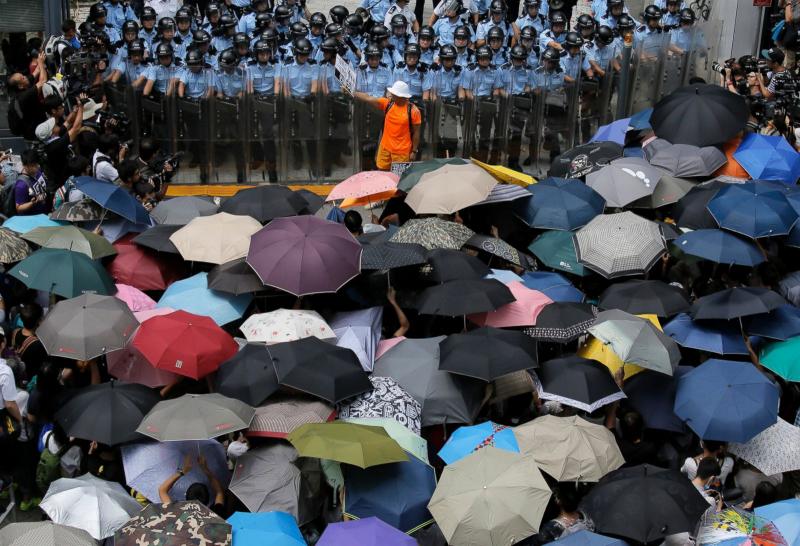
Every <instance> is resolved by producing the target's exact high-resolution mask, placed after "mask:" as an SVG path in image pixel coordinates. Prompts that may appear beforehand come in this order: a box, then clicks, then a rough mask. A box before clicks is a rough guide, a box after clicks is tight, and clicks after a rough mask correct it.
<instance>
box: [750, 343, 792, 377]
mask: <svg viewBox="0 0 800 546" xmlns="http://www.w3.org/2000/svg"><path fill="white" fill-rule="evenodd" d="M798 354H800V336H796V337H790V338H789V339H787V340H786V341H778V342H776V343H770V344H769V345H767V346H766V347H764V348H763V349H762V350H761V354H760V355H759V360H760V361H761V364H763V365H764V366H765V367H766V368H769V369H770V370H772V371H773V372H775V373H776V374H778V375H779V376H781V377H782V378H784V379H785V380H786V381H800V364H798V362H800V361H798V359H797V355H798Z"/></svg>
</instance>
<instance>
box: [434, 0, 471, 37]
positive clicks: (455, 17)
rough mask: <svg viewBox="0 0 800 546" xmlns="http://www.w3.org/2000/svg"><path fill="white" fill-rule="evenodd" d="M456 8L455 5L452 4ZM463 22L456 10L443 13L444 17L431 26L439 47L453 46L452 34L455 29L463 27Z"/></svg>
mask: <svg viewBox="0 0 800 546" xmlns="http://www.w3.org/2000/svg"><path fill="white" fill-rule="evenodd" d="M452 4H453V5H454V6H456V7H457V5H458V4H457V3H452ZM463 24H464V23H463V20H462V19H461V17H459V14H458V10H457V9H451V10H450V11H448V12H446V13H445V17H443V18H441V19H438V20H437V21H436V22H435V23H434V24H433V31H434V33H435V35H436V36H437V37H438V39H439V40H438V41H439V45H440V46H441V45H444V44H451V45H452V44H453V40H454V36H453V35H454V34H455V31H456V29H457V28H459V27H461V26H462V25H463Z"/></svg>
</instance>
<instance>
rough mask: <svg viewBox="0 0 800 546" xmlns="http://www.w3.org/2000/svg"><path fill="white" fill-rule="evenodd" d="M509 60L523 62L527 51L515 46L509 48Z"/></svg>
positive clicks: (526, 56)
mask: <svg viewBox="0 0 800 546" xmlns="http://www.w3.org/2000/svg"><path fill="white" fill-rule="evenodd" d="M511 58H512V59H516V60H519V61H524V60H525V59H527V58H528V50H527V49H525V46H521V45H519V44H517V45H515V46H514V47H512V48H511Z"/></svg>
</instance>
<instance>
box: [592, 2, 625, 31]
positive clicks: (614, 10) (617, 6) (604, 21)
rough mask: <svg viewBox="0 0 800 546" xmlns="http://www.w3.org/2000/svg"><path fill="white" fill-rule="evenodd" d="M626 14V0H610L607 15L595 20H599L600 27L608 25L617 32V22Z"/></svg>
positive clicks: (607, 3) (607, 5) (607, 4)
mask: <svg viewBox="0 0 800 546" xmlns="http://www.w3.org/2000/svg"><path fill="white" fill-rule="evenodd" d="M625 13H626V8H625V0H608V1H607V2H606V11H605V13H603V14H602V15H601V16H600V18H599V19H597V17H595V18H596V19H597V24H598V25H606V26H607V27H609V28H611V29H612V30H616V28H617V21H618V20H619V18H620V17H621V16H622V15H623V14H625Z"/></svg>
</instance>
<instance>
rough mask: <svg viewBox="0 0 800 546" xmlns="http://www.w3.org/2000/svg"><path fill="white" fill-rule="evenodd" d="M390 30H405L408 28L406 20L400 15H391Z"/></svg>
mask: <svg viewBox="0 0 800 546" xmlns="http://www.w3.org/2000/svg"><path fill="white" fill-rule="evenodd" d="M390 24H391V25H392V28H406V27H407V26H408V19H406V16H405V15H403V14H402V13H395V14H394V15H392V20H391V21H390Z"/></svg>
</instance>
